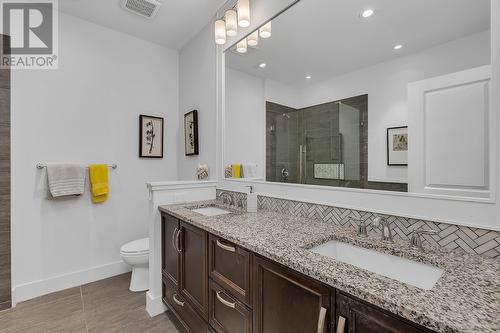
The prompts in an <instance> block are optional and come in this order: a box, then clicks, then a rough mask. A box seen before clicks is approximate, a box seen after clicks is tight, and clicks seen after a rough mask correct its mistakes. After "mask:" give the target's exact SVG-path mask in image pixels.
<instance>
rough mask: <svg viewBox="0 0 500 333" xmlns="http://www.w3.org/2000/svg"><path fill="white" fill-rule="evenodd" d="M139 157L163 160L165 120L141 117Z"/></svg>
mask: <svg viewBox="0 0 500 333" xmlns="http://www.w3.org/2000/svg"><path fill="white" fill-rule="evenodd" d="M139 157H142V158H163V118H161V117H155V116H145V115H142V114H141V115H140V116H139Z"/></svg>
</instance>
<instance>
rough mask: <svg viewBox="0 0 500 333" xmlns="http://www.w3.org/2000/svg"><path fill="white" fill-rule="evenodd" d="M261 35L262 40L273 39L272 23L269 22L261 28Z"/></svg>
mask: <svg viewBox="0 0 500 333" xmlns="http://www.w3.org/2000/svg"><path fill="white" fill-rule="evenodd" d="M259 35H260V37H261V38H269V37H271V21H269V22H267V23H266V24H264V25H263V26H262V27H260V29H259Z"/></svg>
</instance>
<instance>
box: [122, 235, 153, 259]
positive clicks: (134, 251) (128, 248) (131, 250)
mask: <svg viewBox="0 0 500 333" xmlns="http://www.w3.org/2000/svg"><path fill="white" fill-rule="evenodd" d="M120 253H121V254H122V255H126V256H139V255H144V254H149V238H142V239H138V240H135V241H132V242H129V243H127V244H125V245H123V246H122V247H121V248H120Z"/></svg>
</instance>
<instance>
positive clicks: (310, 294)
mask: <svg viewBox="0 0 500 333" xmlns="http://www.w3.org/2000/svg"><path fill="white" fill-rule="evenodd" d="M160 211H161V216H162V282H163V302H164V303H165V304H166V305H167V307H168V308H169V310H171V311H172V313H173V314H174V315H175V316H176V317H177V318H178V319H179V320H180V322H181V323H182V325H183V326H184V327H185V329H186V330H187V331H189V332H196V333H197V332H217V333H222V332H245V333H249V332H265V333H280V332H287V333H289V332H318V333H319V332H337V333H341V332H351V333H352V332H495V331H496V329H498V308H499V307H498V306H499V304H498V302H499V300H498V290H499V285H500V283H499V277H498V272H499V271H500V264H499V262H498V260H495V259H487V258H483V257H479V256H473V255H466V254H462V253H458V252H447V251H444V250H439V249H431V248H425V249H419V248H417V247H415V246H411V244H409V242H401V241H395V242H393V243H391V242H387V241H382V240H381V239H380V235H379V234H376V235H372V234H370V235H369V236H368V237H362V235H358V234H357V233H356V230H354V228H347V229H346V228H341V227H338V226H336V225H333V224H329V223H324V222H318V221H315V220H311V219H306V218H299V217H295V216H289V215H283V214H278V213H274V212H269V211H259V212H257V213H247V212H245V211H243V210H240V209H237V208H234V206H226V205H222V204H220V203H219V202H217V201H207V202H196V203H189V204H180V205H167V206H160Z"/></svg>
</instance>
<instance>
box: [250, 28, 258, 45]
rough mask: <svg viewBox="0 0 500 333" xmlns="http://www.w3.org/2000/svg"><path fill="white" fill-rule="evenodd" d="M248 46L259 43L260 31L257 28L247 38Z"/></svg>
mask: <svg viewBox="0 0 500 333" xmlns="http://www.w3.org/2000/svg"><path fill="white" fill-rule="evenodd" d="M247 43H248V46H257V44H259V31H257V30H255V31H254V32H252V33H251V34H250V35H249V36H248V38H247Z"/></svg>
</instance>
